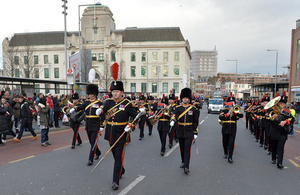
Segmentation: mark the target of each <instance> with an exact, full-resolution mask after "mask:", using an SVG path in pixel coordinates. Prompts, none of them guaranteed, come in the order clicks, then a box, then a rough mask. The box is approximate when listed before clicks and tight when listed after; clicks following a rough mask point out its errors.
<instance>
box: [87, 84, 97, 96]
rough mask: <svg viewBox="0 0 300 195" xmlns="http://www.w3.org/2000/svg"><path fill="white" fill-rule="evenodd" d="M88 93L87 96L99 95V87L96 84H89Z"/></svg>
mask: <svg viewBox="0 0 300 195" xmlns="http://www.w3.org/2000/svg"><path fill="white" fill-rule="evenodd" d="M86 93H87V94H94V95H96V96H97V95H98V93H99V91H98V86H97V85H95V84H88V85H87V86H86Z"/></svg>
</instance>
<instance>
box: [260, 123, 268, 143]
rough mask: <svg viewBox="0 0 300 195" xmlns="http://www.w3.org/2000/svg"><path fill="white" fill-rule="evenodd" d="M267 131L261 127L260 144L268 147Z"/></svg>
mask: <svg viewBox="0 0 300 195" xmlns="http://www.w3.org/2000/svg"><path fill="white" fill-rule="evenodd" d="M265 129H266V128H265V127H264V126H261V127H260V136H259V143H260V144H265V145H267V144H266V142H267V141H266V140H265Z"/></svg>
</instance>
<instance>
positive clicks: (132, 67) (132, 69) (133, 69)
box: [130, 66, 136, 77]
mask: <svg viewBox="0 0 300 195" xmlns="http://www.w3.org/2000/svg"><path fill="white" fill-rule="evenodd" d="M130 70H131V71H130V76H131V77H136V67H135V66H131V67H130Z"/></svg>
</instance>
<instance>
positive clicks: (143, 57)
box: [142, 52, 146, 62]
mask: <svg viewBox="0 0 300 195" xmlns="http://www.w3.org/2000/svg"><path fill="white" fill-rule="evenodd" d="M142 62H146V52H142Z"/></svg>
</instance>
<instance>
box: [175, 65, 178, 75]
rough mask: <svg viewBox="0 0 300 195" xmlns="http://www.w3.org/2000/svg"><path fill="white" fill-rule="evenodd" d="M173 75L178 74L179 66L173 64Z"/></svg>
mask: <svg viewBox="0 0 300 195" xmlns="http://www.w3.org/2000/svg"><path fill="white" fill-rule="evenodd" d="M174 76H179V66H178V65H175V66H174Z"/></svg>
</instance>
